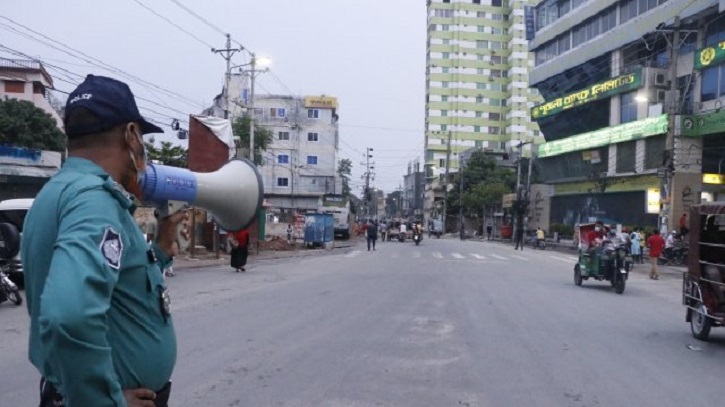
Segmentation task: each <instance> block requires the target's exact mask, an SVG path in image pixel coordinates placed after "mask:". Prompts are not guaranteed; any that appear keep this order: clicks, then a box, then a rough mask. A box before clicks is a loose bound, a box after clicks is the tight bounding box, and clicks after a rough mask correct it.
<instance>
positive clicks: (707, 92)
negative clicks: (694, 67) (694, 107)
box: [700, 67, 719, 102]
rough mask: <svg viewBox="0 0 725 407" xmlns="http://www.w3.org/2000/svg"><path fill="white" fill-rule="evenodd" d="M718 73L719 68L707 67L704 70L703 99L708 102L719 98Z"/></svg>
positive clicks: (701, 94)
mask: <svg viewBox="0 0 725 407" xmlns="http://www.w3.org/2000/svg"><path fill="white" fill-rule="evenodd" d="M718 73H719V68H718V67H713V68H707V69H703V70H702V79H701V82H702V86H701V88H700V89H701V90H700V91H701V93H700V96H701V100H702V101H703V102H707V101H708V100H715V99H717V94H718Z"/></svg>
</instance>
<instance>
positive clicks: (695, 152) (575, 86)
mask: <svg viewBox="0 0 725 407" xmlns="http://www.w3.org/2000/svg"><path fill="white" fill-rule="evenodd" d="M530 11H531V12H530V13H529V14H528V15H527V20H528V22H529V23H530V24H528V25H529V26H530V28H531V30H532V31H534V32H535V35H534V36H533V39H532V40H531V42H530V44H529V46H530V49H531V50H532V51H533V52H534V53H535V67H534V68H533V69H532V71H531V74H530V83H531V85H532V86H533V87H535V88H537V89H538V90H539V92H540V94H541V95H542V96H543V98H544V100H545V102H544V103H541V104H539V105H537V106H535V107H533V108H532V110H531V113H532V116H533V117H534V118H535V119H536V120H537V121H538V124H539V126H540V128H541V131H542V133H543V135H544V137H545V138H546V143H544V144H541V145H539V146H538V160H537V162H538V165H539V168H540V170H541V171H540V174H541V175H542V177H543V179H544V181H545V182H546V183H548V184H550V186H551V188H550V192H549V195H550V196H551V221H552V222H553V223H569V224H574V223H577V222H580V221H588V220H591V219H593V218H599V219H604V220H607V221H611V222H613V223H614V222H616V223H622V224H625V225H647V226H651V227H653V226H655V225H658V224H660V225H667V226H669V227H670V228H672V227H673V226H674V225H675V224H676V222H677V219H678V218H679V217H680V215H681V214H682V213H684V212H685V211H686V210H687V208H688V207H689V206H690V205H693V204H696V203H698V202H699V201H700V200H701V199H708V200H712V199H716V198H718V197H719V198H720V199H722V197H723V192H725V191H723V186H722V184H723V177H722V175H719V174H721V173H722V170H721V169H718V162H720V163H721V162H722V158H723V157H725V155H724V153H725V136H724V135H723V132H722V129H721V128H718V126H717V125H716V123H717V121H718V120H725V118H723V117H720V118H718V117H716V116H718V115H719V116H722V115H720V114H719V111H720V109H719V107H720V106H721V105H722V102H723V98H725V87H722V86H721V84H725V73H723V72H725V70H723V69H722V68H721V67H720V65H719V64H721V63H722V62H725V58H724V57H725V51H723V50H722V49H721V48H719V45H718V44H719V41H722V40H725V22H723V21H725V19H723V18H722V17H723V16H722V15H721V14H720V13H719V12H718V1H715V0H687V1H684V0H597V1H593V0H589V1H586V0H558V1H554V0H545V1H542V2H540V3H539V4H538V5H537V6H536V8H535V9H532V10H530ZM711 111H712V112H711ZM707 112H710V113H707ZM703 113H707V114H705V115H703ZM708 174H710V175H708ZM703 181H704V182H705V183H703ZM707 182H712V184H708V183H707Z"/></svg>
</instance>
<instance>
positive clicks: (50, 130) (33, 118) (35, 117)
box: [0, 99, 66, 151]
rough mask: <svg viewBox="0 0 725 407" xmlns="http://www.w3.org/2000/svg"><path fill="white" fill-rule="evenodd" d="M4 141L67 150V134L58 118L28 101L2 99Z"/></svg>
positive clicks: (0, 114)
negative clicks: (58, 122)
mask: <svg viewBox="0 0 725 407" xmlns="http://www.w3.org/2000/svg"><path fill="white" fill-rule="evenodd" d="M0 144H10V145H13V146H16V147H25V148H32V149H37V150H51V151H65V145H66V138H65V134H63V132H62V131H61V130H60V129H59V128H58V125H57V123H56V121H55V119H54V118H53V117H52V116H51V115H49V114H48V113H46V112H45V111H43V109H40V108H38V107H36V106H35V105H34V104H32V103H31V102H28V101H25V100H16V99H5V100H0Z"/></svg>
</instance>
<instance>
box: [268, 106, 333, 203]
mask: <svg viewBox="0 0 725 407" xmlns="http://www.w3.org/2000/svg"><path fill="white" fill-rule="evenodd" d="M254 107H255V109H254V110H255V111H254V120H255V122H256V123H257V124H258V125H259V126H262V127H264V128H266V129H269V130H270V131H271V132H272V143H271V144H270V146H269V148H268V149H267V151H266V152H265V153H264V163H263V164H262V165H261V166H260V167H259V170H260V172H261V173H262V179H263V181H264V191H265V198H266V199H267V201H268V202H269V204H270V206H271V209H270V210H271V211H272V212H279V213H286V212H294V211H298V210H299V211H310V210H312V211H314V210H317V209H318V208H319V207H320V206H321V205H322V197H323V196H324V195H341V194H342V179H341V178H340V176H339V175H338V174H337V150H338V143H339V132H338V119H339V117H338V114H337V109H338V105H337V99H336V98H334V97H328V96H307V97H296V96H275V95H268V96H255V98H254Z"/></svg>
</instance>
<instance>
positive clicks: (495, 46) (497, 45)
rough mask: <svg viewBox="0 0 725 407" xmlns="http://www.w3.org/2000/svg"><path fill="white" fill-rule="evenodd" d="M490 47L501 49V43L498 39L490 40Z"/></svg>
mask: <svg viewBox="0 0 725 407" xmlns="http://www.w3.org/2000/svg"><path fill="white" fill-rule="evenodd" d="M491 49H501V43H500V42H498V41H491Z"/></svg>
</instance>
